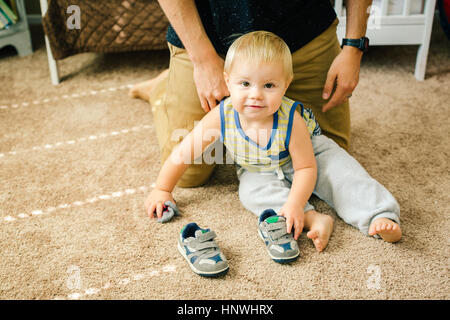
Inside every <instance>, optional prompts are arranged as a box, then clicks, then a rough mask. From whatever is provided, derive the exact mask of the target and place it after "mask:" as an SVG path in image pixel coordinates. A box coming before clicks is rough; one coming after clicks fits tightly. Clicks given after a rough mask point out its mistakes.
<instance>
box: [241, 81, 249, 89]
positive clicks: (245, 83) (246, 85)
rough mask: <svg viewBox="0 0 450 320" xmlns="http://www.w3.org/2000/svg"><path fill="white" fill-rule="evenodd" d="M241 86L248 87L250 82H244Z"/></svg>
mask: <svg viewBox="0 0 450 320" xmlns="http://www.w3.org/2000/svg"><path fill="white" fill-rule="evenodd" d="M241 85H242V86H243V87H246V88H247V87H248V86H249V85H250V83H249V82H248V81H242V82H241Z"/></svg>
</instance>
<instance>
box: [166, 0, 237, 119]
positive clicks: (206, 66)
mask: <svg viewBox="0 0 450 320" xmlns="http://www.w3.org/2000/svg"><path fill="white" fill-rule="evenodd" d="M159 4H160V5H161V8H162V9H163V11H164V13H165V14H166V16H167V18H168V19H169V21H170V23H171V25H172V26H173V28H174V29H175V31H176V33H177V35H178V37H179V38H180V40H181V42H182V43H183V45H184V47H185V49H186V51H187V54H188V55H189V58H190V60H191V61H192V63H193V65H194V81H195V85H196V87H197V93H198V96H199V99H200V103H201V105H202V108H203V109H204V110H205V112H208V111H210V110H211V109H212V108H214V107H215V106H216V105H217V101H220V100H222V98H223V97H225V96H228V95H229V92H228V88H227V87H226V85H225V81H224V80H223V65H224V61H223V59H222V58H220V57H219V55H218V54H217V52H216V50H215V49H214V47H213V45H212V43H211V40H210V39H209V38H208V36H207V34H206V31H205V29H204V26H203V24H202V21H201V19H200V16H199V14H198V10H197V7H196V5H195V2H194V0H159ZM216 100H217V101H216Z"/></svg>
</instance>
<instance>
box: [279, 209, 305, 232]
mask: <svg viewBox="0 0 450 320" xmlns="http://www.w3.org/2000/svg"><path fill="white" fill-rule="evenodd" d="M278 214H279V215H280V216H283V217H285V218H286V226H287V230H286V232H287V233H291V230H292V227H294V230H295V232H294V239H295V240H297V239H298V237H299V236H300V234H301V233H302V231H303V224H304V220H305V213H304V212H303V208H302V207H301V206H299V205H298V204H297V203H295V202H292V201H287V202H286V203H285V204H284V206H283V207H282V208H281V210H280V212H278Z"/></svg>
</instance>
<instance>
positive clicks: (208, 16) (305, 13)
mask: <svg viewBox="0 0 450 320" xmlns="http://www.w3.org/2000/svg"><path fill="white" fill-rule="evenodd" d="M195 3H196V5H197V10H198V13H199V15H200V19H201V20H202V23H203V26H204V27H205V30H206V34H207V35H208V37H209V39H210V40H211V42H212V44H213V46H214V48H215V49H216V51H217V52H218V53H222V54H225V53H226V52H227V50H228V47H229V46H230V45H231V43H232V42H233V40H235V38H236V36H234V37H232V36H233V35H236V34H239V35H241V34H244V33H248V32H251V31H256V30H266V31H271V32H273V33H275V34H276V35H278V36H279V37H281V38H282V39H283V40H284V41H285V42H286V43H287V45H288V46H289V49H290V50H291V52H292V53H293V52H294V51H296V50H298V49H300V48H301V47H303V46H304V45H305V44H307V43H308V42H310V41H311V40H313V39H314V38H316V37H317V36H318V35H320V34H321V33H322V32H324V31H325V30H326V29H327V28H328V27H329V26H330V25H331V24H332V23H333V21H334V20H335V19H336V13H335V11H334V8H333V6H332V5H331V3H330V0H284V1H282V0H196V1H195ZM166 39H167V41H168V42H169V43H171V44H173V45H174V46H176V47H179V48H184V46H183V44H182V42H181V41H180V39H179V38H178V36H177V34H176V32H175V30H174V29H173V28H172V26H171V25H169V28H168V30H167V34H166Z"/></svg>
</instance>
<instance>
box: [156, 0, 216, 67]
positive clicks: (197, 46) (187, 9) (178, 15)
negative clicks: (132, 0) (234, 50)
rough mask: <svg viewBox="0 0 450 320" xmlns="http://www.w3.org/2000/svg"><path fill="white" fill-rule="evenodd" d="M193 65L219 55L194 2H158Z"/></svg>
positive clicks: (175, 0)
mask: <svg viewBox="0 0 450 320" xmlns="http://www.w3.org/2000/svg"><path fill="white" fill-rule="evenodd" d="M158 1H159V4H160V5H161V8H162V9H163V11H164V13H165V14H166V16H167V18H168V19H169V21H170V23H171V25H172V27H173V28H174V29H175V32H176V33H177V35H178V37H180V40H181V42H182V43H183V45H184V47H185V49H186V51H187V53H188V55H189V58H190V59H191V61H192V62H193V63H196V62H197V61H202V60H204V59H205V58H206V57H207V56H208V55H214V54H217V53H216V51H215V49H214V47H213V45H212V44H211V41H210V40H209V38H208V36H207V34H206V32H205V29H204V27H203V24H202V21H201V19H200V16H199V14H198V11H197V7H196V5H195V2H194V0H158Z"/></svg>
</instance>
